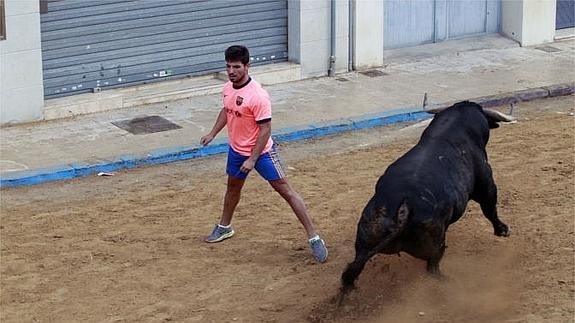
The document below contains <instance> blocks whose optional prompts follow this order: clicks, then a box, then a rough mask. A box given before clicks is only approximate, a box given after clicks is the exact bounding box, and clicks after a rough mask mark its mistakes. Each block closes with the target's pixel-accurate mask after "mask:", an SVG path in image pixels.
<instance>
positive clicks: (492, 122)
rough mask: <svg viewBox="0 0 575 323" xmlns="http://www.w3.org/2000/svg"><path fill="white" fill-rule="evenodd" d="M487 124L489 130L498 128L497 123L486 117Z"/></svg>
mask: <svg viewBox="0 0 575 323" xmlns="http://www.w3.org/2000/svg"><path fill="white" fill-rule="evenodd" d="M487 122H488V123H489V129H495V128H499V123H497V121H495V120H493V119H491V118H490V117H487Z"/></svg>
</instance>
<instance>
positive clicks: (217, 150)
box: [0, 109, 431, 188]
mask: <svg viewBox="0 0 575 323" xmlns="http://www.w3.org/2000/svg"><path fill="white" fill-rule="evenodd" d="M429 117H431V116H430V115H429V114H427V113H425V112H422V111H416V109H402V110H394V111H388V112H384V113H379V114H371V115H365V116H362V117H360V118H357V119H342V120H339V121H335V122H329V123H321V124H317V123H316V124H311V125H309V126H305V127H296V128H285V129H280V130H279V131H277V132H276V133H274V135H273V138H274V140H275V141H276V142H291V141H298V140H304V139H310V138H317V137H321V136H326V135H332V134H336V133H340V132H345V131H351V130H360V129H367V128H373V127H378V126H383V125H388V124H392V123H397V122H405V121H414V120H419V119H425V118H429ZM227 151H228V144H227V142H226V141H225V140H217V141H215V142H214V143H212V144H211V145H209V146H205V147H186V146H180V147H169V148H162V149H157V150H153V151H151V152H149V153H147V154H145V155H121V156H117V157H114V158H111V159H105V160H100V161H98V162H95V163H90V164H88V163H81V162H78V163H71V164H68V165H62V166H56V167H50V168H44V169H37V170H25V171H17V172H11V173H7V174H3V175H2V177H0V188H9V187H18V186H27V185H35V184H41V183H46V182H51V181H58V180H65V179H71V178H75V177H81V176H88V175H93V174H97V173H99V172H113V171H117V170H120V169H128V168H134V167H139V166H144V165H155V164H163V163H170V162H176V161H182V160H189V159H194V158H199V157H206V156H212V155H216V154H221V153H225V152H227Z"/></svg>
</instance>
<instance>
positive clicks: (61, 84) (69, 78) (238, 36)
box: [41, 0, 287, 97]
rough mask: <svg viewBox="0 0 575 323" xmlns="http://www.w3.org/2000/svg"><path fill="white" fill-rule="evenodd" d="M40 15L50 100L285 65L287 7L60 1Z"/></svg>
mask: <svg viewBox="0 0 575 323" xmlns="http://www.w3.org/2000/svg"><path fill="white" fill-rule="evenodd" d="M48 10H49V11H48V13H45V14H42V17H41V30H42V61H43V70H44V90H45V96H46V97H55V96H63V95H71V94H76V93H82V92H90V91H93V90H94V89H100V88H107V87H119V86H125V85H128V84H130V85H132V84H141V83H148V82H153V81H157V80H165V79H169V78H177V77H184V76H188V75H201V74H207V73H211V72H215V71H220V70H222V69H223V67H224V63H223V52H224V50H225V49H226V48H227V46H229V45H232V44H244V45H246V46H248V47H249V48H250V52H251V55H252V60H253V62H252V64H254V65H257V64H266V63H271V62H278V61H286V60H287V0H277V1H274V0H239V1H233V0H208V1H194V0H161V1H158V0H96V1H88V0H62V1H57V2H50V3H49V8H48Z"/></svg>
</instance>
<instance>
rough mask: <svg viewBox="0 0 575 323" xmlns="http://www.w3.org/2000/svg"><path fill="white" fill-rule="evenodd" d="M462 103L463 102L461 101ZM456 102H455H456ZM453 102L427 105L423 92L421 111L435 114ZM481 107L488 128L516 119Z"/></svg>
mask: <svg viewBox="0 0 575 323" xmlns="http://www.w3.org/2000/svg"><path fill="white" fill-rule="evenodd" d="M464 102H467V103H471V104H477V103H474V102H469V101H464ZM461 103H463V102H461ZM456 104H457V103H456ZM453 105H455V104H443V105H432V106H429V105H428V103H427V93H425V95H424V97H423V111H425V112H427V113H430V114H437V113H439V112H441V111H443V110H445V109H447V108H449V107H452V106H453ZM477 105H478V106H479V107H481V106H480V105H479V104H477ZM481 109H482V110H483V114H485V116H486V117H487V121H488V122H489V128H491V129H493V128H498V127H499V125H498V124H497V123H498V122H513V121H515V120H516V118H515V117H513V116H511V115H508V114H505V113H502V112H499V111H497V110H493V109H487V108H483V107H481Z"/></svg>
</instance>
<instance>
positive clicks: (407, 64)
mask: <svg viewBox="0 0 575 323" xmlns="http://www.w3.org/2000/svg"><path fill="white" fill-rule="evenodd" d="M385 61H386V65H385V66H384V67H383V68H379V69H377V70H378V71H380V72H383V73H378V74H379V75H378V76H374V77H372V76H369V75H365V74H362V73H359V72H352V73H345V74H339V75H336V77H333V78H328V77H324V78H314V79H307V80H302V81H296V82H289V83H283V84H277V85H271V86H267V87H266V88H267V90H268V91H269V93H270V95H271V98H272V108H273V128H274V132H273V135H274V137H276V139H277V140H280V141H281V140H284V141H287V140H299V139H303V138H309V137H313V136H319V135H324V134H329V133H335V132H338V131H346V130H352V129H358V128H362V127H370V126H377V125H382V124H386V123H391V122H396V121H402V120H415V119H419V118H424V117H426V115H425V114H423V113H421V112H420V111H421V104H422V99H423V95H424V93H428V97H429V101H430V102H431V103H432V104H445V103H449V102H453V101H459V100H466V99H480V100H483V102H484V103H485V104H486V105H495V104H502V103H506V102H508V101H509V100H510V99H511V100H518V99H523V100H530V99H535V98H542V97H546V96H549V95H564V94H566V93H569V92H572V91H573V82H574V81H575V40H574V39H564V40H561V41H556V42H554V43H550V44H545V45H539V46H532V47H519V46H518V45H517V43H515V42H513V41H511V40H508V39H506V38H504V37H501V36H483V37H477V38H471V39H464V40H459V41H451V42H445V43H438V44H430V45H424V46H418V47H415V48H407V49H398V50H393V51H387V52H386V60H385ZM220 108H221V104H220V95H219V94H210V95H203V96H195V97H191V98H188V99H183V100H178V101H172V102H165V103H160V104H151V105H146V106H138V107H133V108H126V109H121V110H115V111H109V112H101V113H95V114H90V115H84V116H77V117H75V118H72V119H61V120H52V121H45V122H38V123H31V124H23V125H14V126H8V127H3V128H0V185H1V186H2V187H12V186H20V185H31V184H36V183H42V182H46V181H52V180H58V179H65V178H71V177H76V176H85V175H91V174H94V173H97V172H102V171H114V170H117V169H119V168H126V167H136V166H138V165H144V164H154V163H163V162H170V161H175V160H183V159H189V158H196V157H201V156H206V155H210V154H214V153H221V152H223V151H225V141H226V138H225V137H226V136H225V130H224V131H222V133H221V134H220V136H219V137H218V139H217V140H216V141H215V142H214V143H213V144H211V145H210V146H208V147H205V148H201V147H200V146H199V139H200V137H201V136H202V135H204V134H205V133H207V132H208V131H209V130H210V129H211V127H212V125H213V122H214V120H215V118H216V116H217V113H218V111H219V109H220ZM145 115H147V116H161V117H163V118H165V119H167V120H169V121H171V122H174V123H176V124H177V125H179V126H181V128H180V129H175V130H169V131H163V132H157V133H150V134H142V135H133V134H131V133H129V132H127V131H125V130H123V129H121V128H119V127H117V126H115V125H114V124H112V122H117V121H121V120H127V119H132V118H135V117H139V116H145Z"/></svg>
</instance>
